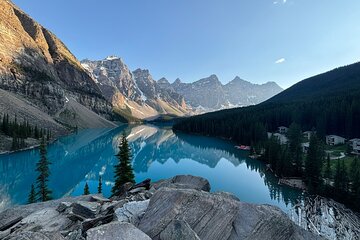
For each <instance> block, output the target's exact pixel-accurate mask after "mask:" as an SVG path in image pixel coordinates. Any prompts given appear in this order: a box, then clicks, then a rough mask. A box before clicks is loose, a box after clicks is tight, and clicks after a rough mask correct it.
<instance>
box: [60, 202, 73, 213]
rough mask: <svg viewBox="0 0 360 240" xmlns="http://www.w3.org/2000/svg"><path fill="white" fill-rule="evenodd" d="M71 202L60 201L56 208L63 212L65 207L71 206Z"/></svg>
mask: <svg viewBox="0 0 360 240" xmlns="http://www.w3.org/2000/svg"><path fill="white" fill-rule="evenodd" d="M71 204H72V203H71V202H61V203H60V204H59V206H58V207H57V208H56V210H57V211H58V212H64V211H65V210H66V209H68V208H69V207H70V206H71Z"/></svg>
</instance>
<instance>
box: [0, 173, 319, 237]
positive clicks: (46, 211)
mask: <svg viewBox="0 0 360 240" xmlns="http://www.w3.org/2000/svg"><path fill="white" fill-rule="evenodd" d="M149 183H150V182H149V180H147V181H144V182H143V183H140V184H137V185H134V186H133V187H130V188H125V189H127V190H126V191H121V194H120V195H118V196H114V197H113V198H111V199H107V198H104V197H102V196H100V195H90V196H81V197H77V198H64V199H60V200H55V201H49V202H45V203H36V204H30V205H25V206H20V207H16V208H13V209H8V210H6V211H4V212H2V213H0V239H6V240H9V239H32V240H33V239H34V240H37V239H39V240H40V239H41V240H46V239H59V240H60V239H66V240H84V239H91V240H95V239H103V240H116V239H127V240H128V239H129V240H132V239H138V240H142V239H145V240H147V239H161V240H175V239H176V240H178V239H186V240H188V239H190V240H198V239H206V240H213V239H214V240H215V239H284V240H285V239H317V238H318V237H317V236H315V235H313V234H311V233H310V232H307V231H305V230H303V229H301V228H299V227H298V226H296V225H295V224H294V223H293V222H291V221H290V219H289V218H288V217H287V216H286V215H285V214H284V213H283V212H282V211H281V210H280V209H278V208H276V207H273V206H269V205H254V204H247V203H243V202H240V201H239V199H238V198H236V197H235V196H234V195H232V194H230V193H222V192H221V193H209V192H208V191H209V190H210V184H209V182H208V181H207V180H206V179H204V178H200V177H194V176H176V177H174V178H171V179H167V180H162V181H159V182H157V183H154V184H152V185H150V186H149V185H148V184H149ZM144 184H145V185H146V187H144ZM149 187H150V189H149ZM147 189H149V190H147Z"/></svg>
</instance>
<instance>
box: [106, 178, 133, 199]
mask: <svg viewBox="0 0 360 240" xmlns="http://www.w3.org/2000/svg"><path fill="white" fill-rule="evenodd" d="M133 186H134V184H133V183H131V182H128V183H125V184H123V185H122V186H121V187H120V189H119V190H118V191H117V192H116V193H115V194H114V196H113V197H111V200H119V199H120V198H125V197H126V193H127V192H128V191H129V190H130V189H131V188H132V187H133Z"/></svg>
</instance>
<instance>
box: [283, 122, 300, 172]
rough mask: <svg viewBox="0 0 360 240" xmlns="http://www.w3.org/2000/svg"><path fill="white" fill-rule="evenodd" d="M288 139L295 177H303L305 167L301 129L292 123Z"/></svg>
mask: <svg viewBox="0 0 360 240" xmlns="http://www.w3.org/2000/svg"><path fill="white" fill-rule="evenodd" d="M287 137H288V139H289V148H290V149H289V150H290V154H291V159H292V161H293V163H294V165H295V175H297V176H301V174H302V165H303V161H302V149H301V140H302V132H301V127H300V126H299V125H298V124H296V123H292V124H291V125H290V127H289V130H288V133H287Z"/></svg>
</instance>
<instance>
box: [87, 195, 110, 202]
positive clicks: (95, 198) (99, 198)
mask: <svg viewBox="0 0 360 240" xmlns="http://www.w3.org/2000/svg"><path fill="white" fill-rule="evenodd" d="M91 201H93V202H99V203H105V202H111V200H110V199H108V198H105V197H103V196H102V195H92V196H91Z"/></svg>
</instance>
